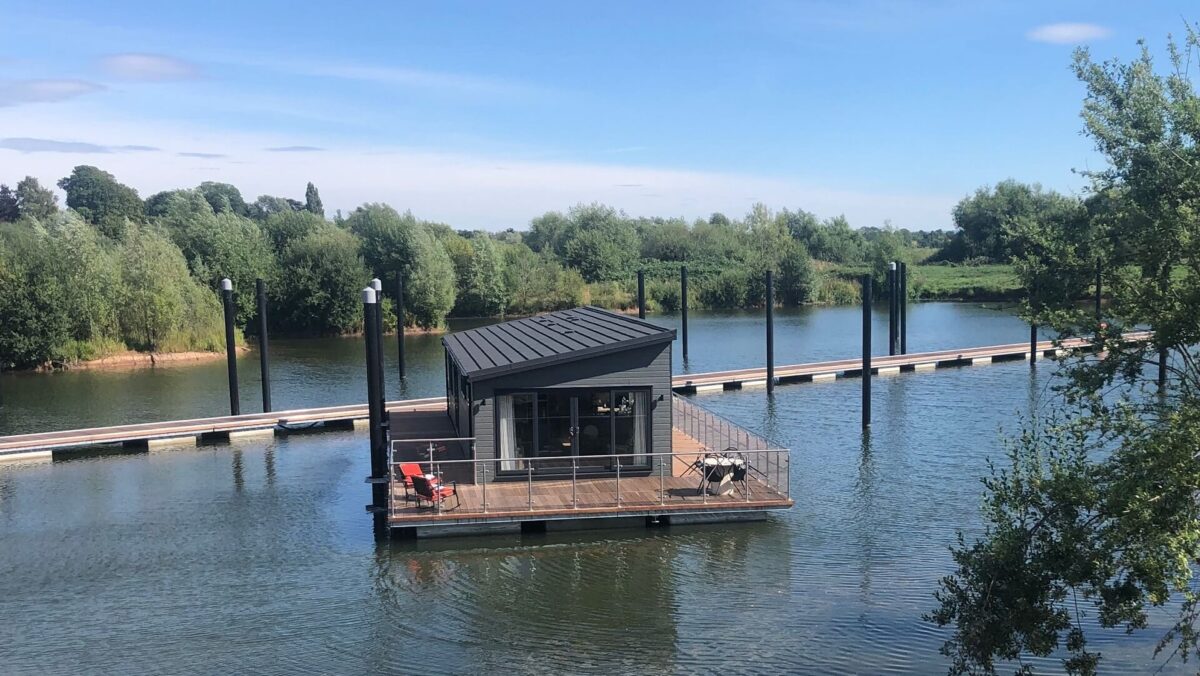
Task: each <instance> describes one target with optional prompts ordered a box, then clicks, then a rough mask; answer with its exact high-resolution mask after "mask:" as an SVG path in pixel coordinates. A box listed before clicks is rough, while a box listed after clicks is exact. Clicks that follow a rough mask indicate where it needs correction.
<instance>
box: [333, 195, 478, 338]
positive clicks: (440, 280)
mask: <svg viewBox="0 0 1200 676" xmlns="http://www.w3.org/2000/svg"><path fill="white" fill-rule="evenodd" d="M346 227H347V228H348V229H349V230H350V232H352V233H354V234H356V235H358V237H359V238H360V239H361V240H362V255H363V258H364V259H365V260H366V262H367V265H368V266H369V267H370V269H371V270H372V272H374V274H375V275H376V276H377V277H379V278H380V279H388V280H392V279H395V278H396V274H397V273H399V274H401V275H403V277H404V295H405V310H406V313H405V314H406V317H407V318H408V319H411V320H412V321H413V322H414V323H416V324H417V325H418V326H422V327H426V328H429V327H434V326H439V325H440V324H441V323H442V322H443V321H444V320H445V318H446V315H447V314H449V312H450V308H452V307H454V297H455V273H454V265H453V264H452V263H451V261H450V256H449V255H448V254H447V253H446V250H445V248H444V247H442V245H441V244H440V243H439V242H438V241H437V240H436V239H434V237H433V235H431V234H430V232H429V229H428V228H427V227H426V226H425V225H424V224H422V223H421V222H419V221H418V220H417V219H416V218H414V217H413V215H412V214H411V213H407V212H406V213H405V214H403V215H401V214H399V213H397V212H396V210H395V209H393V208H391V207H389V206H387V205H386V204H365V205H363V206H361V207H358V208H357V209H355V210H354V212H353V213H351V214H350V215H349V216H348V217H347V218H346Z"/></svg>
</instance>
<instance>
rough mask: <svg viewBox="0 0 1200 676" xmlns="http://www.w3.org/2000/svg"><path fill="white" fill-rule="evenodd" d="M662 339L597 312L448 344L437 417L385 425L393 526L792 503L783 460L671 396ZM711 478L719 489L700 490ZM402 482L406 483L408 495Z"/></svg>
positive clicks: (460, 528) (721, 510)
mask: <svg viewBox="0 0 1200 676" xmlns="http://www.w3.org/2000/svg"><path fill="white" fill-rule="evenodd" d="M674 338H675V332H674V330H672V329H666V328H662V327H659V326H656V325H654V324H651V323H649V322H646V321H642V320H638V319H635V318H632V317H628V316H625V315H621V314H616V313H613V312H609V311H606V310H602V309H599V308H594V307H583V308H576V309H573V310H564V311H560V312H552V313H549V314H545V315H540V316H536V317H529V318H522V319H517V320H513V321H508V322H503V323H500V324H494V325H490V326H483V327H479V328H475V329H470V330H467V331H461V332H458V333H454V334H451V335H448V336H446V337H445V338H444V339H443V344H444V346H445V351H446V355H445V364H446V415H445V416H440V415H436V416H435V415H431V414H429V413H424V414H412V415H408V414H399V415H394V416H393V418H392V421H391V439H392V447H393V465H392V468H393V471H394V473H395V477H394V479H393V482H394V485H393V487H392V506H391V508H390V520H391V523H392V525H393V527H397V528H415V529H419V531H420V532H421V533H422V534H434V533H435V532H443V531H444V532H451V533H452V532H454V531H457V532H462V533H465V532H467V531H469V530H470V531H478V530H481V527H484V526H486V527H487V528H486V530H495V529H497V528H506V529H507V528H511V529H516V528H520V527H522V524H525V526H524V527H526V528H531V527H532V528H542V527H559V526H563V525H567V524H569V525H572V526H580V525H586V526H596V525H601V524H602V523H609V522H611V520H612V519H614V518H617V517H620V518H621V519H623V521H622V523H627V522H628V521H629V520H630V519H642V520H646V521H648V522H650V523H666V522H668V521H673V522H675V523H681V522H684V521H689V520H690V521H696V520H713V519H718V518H719V519H733V518H748V517H750V516H761V515H762V513H763V512H764V511H765V510H768V509H777V508H785V507H788V506H790V505H791V500H790V498H789V496H788V494H787V453H786V451H783V450H781V449H778V448H775V447H772V446H771V445H770V444H768V443H767V442H766V441H765V440H763V439H761V438H759V437H757V436H755V435H753V434H750V433H749V432H747V431H745V430H742V429H740V428H738V427H737V426H735V425H732V424H731V423H729V422H728V421H724V420H721V419H719V418H717V417H716V416H714V415H713V414H711V413H708V412H707V411H705V410H703V409H701V408H699V407H697V406H695V405H694V404H692V403H691V402H690V401H688V400H685V399H682V398H679V397H676V396H674V395H673V394H672V391H671V346H672V342H673V341H674ZM706 455H707V456H711V457H710V458H709V459H708V460H705V456H706ZM414 462H416V463H418V465H419V466H418V468H417V469H414V467H413V463H414ZM702 462H708V463H710V465H713V467H710V468H709V470H708V471H707V472H704V471H701V468H700V466H699V465H698V463H702ZM418 470H419V472H418ZM719 471H723V472H725V473H726V474H729V475H730V476H729V477H727V478H724V480H722V481H718V482H712V481H709V482H708V483H705V482H703V481H702V478H708V479H712V478H713V477H712V476H711V475H712V474H713V472H717V473H720V472H719ZM404 472H407V473H408V474H410V475H414V473H415V474H416V475H415V476H410V477H409V481H410V482H415V483H414V485H413V486H409V487H407V490H406V487H405V486H404V485H403V483H404V477H403V476H402V474H403V473H404ZM735 479H736V480H735ZM714 483H717V484H720V486H718V487H719V488H721V490H713V485H714ZM701 484H705V486H706V487H707V489H706V490H700V489H701ZM724 484H730V485H729V486H724ZM406 498H407V499H406ZM598 519H606V520H607V521H598ZM452 527H453V528H452Z"/></svg>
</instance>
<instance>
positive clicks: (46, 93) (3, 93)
mask: <svg viewBox="0 0 1200 676" xmlns="http://www.w3.org/2000/svg"><path fill="white" fill-rule="evenodd" d="M103 89H104V86H103V85H99V84H96V83H95V82H88V81H86V80H69V79H68V80H9V81H0V107H2V106H19V105H21V104H23V103H45V102H51V101H65V100H67V99H73V98H75V97H76V96H83V95H84V94H91V93H92V92H98V91H101V90H103Z"/></svg>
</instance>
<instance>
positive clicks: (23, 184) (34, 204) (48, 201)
mask: <svg viewBox="0 0 1200 676" xmlns="http://www.w3.org/2000/svg"><path fill="white" fill-rule="evenodd" d="M17 208H18V209H20V211H21V216H22V217H23V218H33V219H36V220H39V221H44V220H46V219H47V218H50V217H51V216H53V215H54V214H56V213H58V196H57V195H55V194H54V191H53V190H50V189H49V188H43V187H42V184H41V183H38V180H37V179H36V178H34V177H32V176H26V177H25V178H23V179H21V181H20V182H19V183H17Z"/></svg>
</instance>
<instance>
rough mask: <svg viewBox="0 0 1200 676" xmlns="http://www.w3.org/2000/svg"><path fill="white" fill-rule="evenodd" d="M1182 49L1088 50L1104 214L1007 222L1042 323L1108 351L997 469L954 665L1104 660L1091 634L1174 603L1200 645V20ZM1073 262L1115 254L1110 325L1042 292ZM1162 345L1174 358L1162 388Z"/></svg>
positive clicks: (960, 585)
mask: <svg viewBox="0 0 1200 676" xmlns="http://www.w3.org/2000/svg"><path fill="white" fill-rule="evenodd" d="M1170 54H1171V64H1170V65H1171V68H1170V70H1169V72H1168V73H1166V74H1165V75H1159V74H1156V73H1155V71H1154V64H1153V62H1152V59H1151V57H1150V55H1149V52H1148V50H1146V49H1145V47H1144V46H1143V51H1142V54H1141V56H1140V57H1139V58H1137V59H1135V60H1134V61H1132V62H1130V63H1119V62H1107V63H1096V62H1094V61H1092V60H1091V58H1090V57H1089V55H1088V53H1087V51H1085V50H1081V51H1079V52H1077V53H1076V58H1075V71H1076V73H1077V75H1078V76H1079V78H1080V79H1081V80H1082V81H1083V82H1084V84H1085V85H1086V87H1087V97H1086V99H1085V102H1084V120H1085V124H1086V130H1087V133H1088V135H1089V136H1090V137H1091V138H1092V139H1093V140H1094V141H1095V142H1096V146H1097V148H1098V149H1099V151H1100V152H1101V153H1103V154H1104V156H1105V157H1106V159H1107V160H1108V163H1109V166H1108V168H1106V169H1104V170H1101V171H1097V172H1091V173H1089V174H1088V176H1089V177H1090V179H1091V182H1092V193H1093V195H1092V196H1091V197H1090V198H1089V199H1088V200H1087V203H1088V204H1087V206H1088V218H1087V219H1085V220H1084V221H1080V220H1078V219H1075V218H1065V217H1064V218H1055V219H1049V220H1045V221H1043V222H1042V225H1041V226H1040V227H1034V226H1033V225H1031V224H1030V223H1024V224H1022V223H1008V224H1006V226H1007V227H1009V228H1010V229H1012V231H1013V232H1014V233H1016V234H1017V241H1018V242H1019V243H1020V244H1021V245H1022V246H1023V247H1024V248H1023V251H1024V253H1023V254H1022V257H1023V262H1024V265H1023V267H1022V271H1023V274H1024V275H1025V276H1026V281H1027V283H1029V284H1030V286H1031V288H1034V290H1035V293H1034V295H1033V297H1032V298H1031V299H1030V302H1029V303H1028V304H1027V312H1028V313H1029V315H1030V318H1031V319H1033V320H1035V321H1038V322H1039V323H1042V324H1049V325H1052V326H1054V327H1055V328H1057V329H1059V330H1061V331H1063V333H1064V336H1072V335H1087V336H1092V335H1095V336H1097V337H1098V338H1099V339H1100V340H1101V341H1102V344H1103V351H1102V352H1101V355H1102V356H1101V357H1100V358H1098V359H1097V358H1093V359H1087V360H1085V359H1078V360H1075V361H1072V362H1071V364H1070V365H1069V367H1068V368H1067V369H1066V375H1067V376H1068V379H1067V384H1066V385H1065V386H1064V387H1063V388H1062V390H1063V392H1062V394H1063V396H1064V397H1065V402H1066V403H1067V408H1066V409H1065V411H1063V412H1062V413H1060V414H1059V415H1057V416H1055V417H1054V418H1052V419H1050V420H1043V421H1032V422H1031V423H1030V424H1029V425H1028V427H1027V429H1026V431H1025V432H1024V434H1022V435H1021V436H1019V437H1018V438H1016V439H1014V440H1012V442H1011V443H1010V446H1009V457H1008V459H1009V462H1008V464H1007V466H1004V467H1002V468H998V469H996V470H995V471H994V472H993V473H992V476H991V477H989V478H988V479H987V480H986V481H985V489H986V497H985V505H984V517H985V531H984V533H983V535H982V536H981V537H979V538H978V539H976V540H973V541H968V540H967V539H965V538H962V536H960V541H959V544H958V545H957V546H955V547H954V548H953V555H954V560H955V563H956V570H955V572H954V574H952V575H950V576H948V577H946V578H945V579H944V580H943V581H942V584H941V589H940V591H939V592H938V595H937V597H938V601H939V606H938V608H937V609H936V610H935V611H934V612H933V613H932V614H931V619H933V620H934V621H936V622H937V623H939V624H941V625H946V626H951V627H953V634H952V636H951V638H950V640H948V641H947V642H946V644H945V645H944V647H943V652H944V653H945V654H946V655H948V656H949V657H950V658H951V660H952V663H951V672H952V673H994V672H995V671H996V670H997V669H998V668H1000V666H1002V665H1004V664H1008V663H1012V664H1017V668H1018V670H1019V671H1022V672H1029V671H1032V669H1031V668H1030V667H1029V665H1028V664H1023V663H1020V662H1019V660H1020V658H1021V657H1022V656H1024V655H1036V656H1047V655H1051V654H1059V655H1062V657H1063V664H1064V666H1065V667H1066V669H1067V670H1068V671H1069V672H1071V673H1078V674H1091V673H1095V671H1096V669H1097V667H1098V665H1099V664H1100V661H1101V657H1102V656H1101V654H1100V653H1099V651H1096V650H1094V649H1092V648H1091V642H1090V641H1089V639H1090V638H1093V637H1094V635H1095V634H1096V633H1097V632H1100V631H1103V630H1105V629H1114V630H1123V631H1130V632H1132V631H1137V630H1140V629H1144V628H1146V627H1148V626H1149V625H1150V623H1151V622H1150V614H1151V611H1152V609H1153V608H1156V607H1160V606H1167V605H1168V604H1173V605H1175V606H1176V609H1177V610H1176V612H1177V614H1176V616H1175V620H1174V622H1172V623H1171V624H1170V626H1168V628H1167V629H1166V631H1165V633H1164V634H1163V635H1162V637H1161V642H1160V643H1159V646H1158V650H1159V651H1160V652H1161V653H1165V654H1166V655H1167V656H1169V657H1168V658H1167V659H1180V660H1186V659H1189V658H1196V657H1200V632H1198V631H1197V621H1200V595H1198V593H1197V591H1195V589H1194V584H1195V572H1194V571H1195V570H1196V566H1197V565H1198V564H1200V506H1198V497H1197V496H1198V495H1200V450H1198V446H1197V440H1198V439H1200V363H1198V362H1197V357H1198V356H1200V355H1198V354H1197V352H1196V350H1195V347H1194V346H1196V345H1197V344H1200V315H1198V314H1197V312H1196V308H1197V307H1200V97H1198V96H1197V93H1196V87H1195V84H1196V83H1195V80H1194V76H1190V75H1189V73H1188V70H1187V64H1188V63H1189V61H1190V60H1192V59H1195V58H1196V56H1197V55H1198V54H1200V36H1198V34H1197V32H1196V30H1195V27H1190V29H1189V31H1188V34H1187V37H1186V39H1185V42H1184V43H1183V45H1182V47H1180V46H1177V45H1175V44H1172V45H1171V51H1170ZM1058 257H1061V258H1062V261H1061V263H1062V268H1061V269H1062V270H1063V274H1064V275H1065V276H1068V277H1069V276H1070V275H1076V279H1075V281H1074V283H1076V284H1078V283H1080V282H1081V281H1082V279H1081V277H1082V275H1080V272H1081V271H1080V269H1079V268H1080V267H1082V266H1081V263H1080V259H1081V258H1082V259H1084V260H1088V259H1091V258H1093V257H1100V258H1101V260H1102V261H1103V264H1104V267H1105V269H1107V270H1109V271H1111V272H1112V274H1110V276H1109V281H1108V282H1107V284H1108V286H1109V288H1110V290H1111V297H1112V299H1111V304H1110V305H1109V307H1108V308H1107V309H1106V310H1105V321H1106V324H1101V323H1099V322H1098V321H1097V320H1096V319H1095V318H1093V317H1092V316H1091V315H1090V313H1089V311H1088V310H1087V309H1083V308H1079V307H1077V306H1076V305H1074V304H1072V303H1070V302H1068V301H1069V298H1064V296H1063V295H1062V294H1061V288H1055V289H1053V290H1051V291H1050V292H1048V293H1038V292H1039V291H1040V290H1043V289H1045V284H1046V281H1047V280H1046V277H1045V275H1046V273H1047V271H1048V270H1054V269H1055V268H1054V266H1055V264H1056V263H1058V262H1059V261H1058V260H1057V258H1058ZM1068 283H1070V282H1069V281H1068ZM1140 326H1148V327H1150V328H1151V329H1152V330H1153V331H1154V337H1153V338H1152V339H1151V340H1150V341H1149V342H1148V343H1127V342H1125V341H1124V340H1123V334H1124V333H1125V332H1127V331H1129V330H1131V329H1132V328H1134V327H1140ZM1160 350H1161V351H1163V353H1165V354H1166V355H1167V357H1168V361H1167V371H1166V376H1167V378H1166V383H1165V388H1164V389H1163V390H1162V391H1161V392H1158V391H1156V390H1157V387H1156V380H1157V364H1158V358H1159V354H1160ZM1160 612H1162V613H1163V614H1166V612H1167V610H1166V608H1164V609H1163V610H1162V611H1160ZM1159 657H1160V658H1161V657H1162V654H1160V655H1159Z"/></svg>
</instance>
